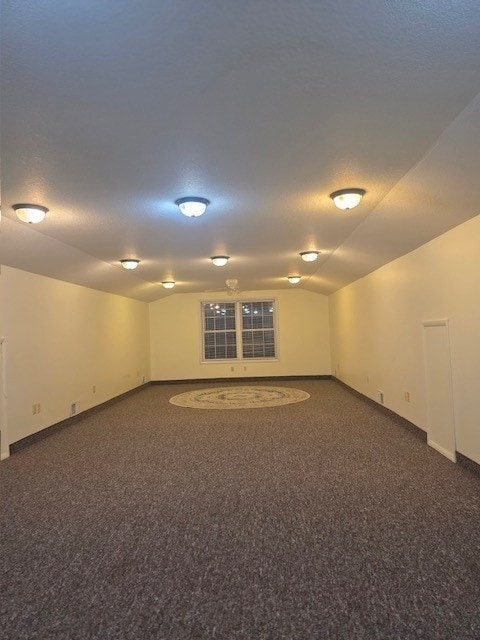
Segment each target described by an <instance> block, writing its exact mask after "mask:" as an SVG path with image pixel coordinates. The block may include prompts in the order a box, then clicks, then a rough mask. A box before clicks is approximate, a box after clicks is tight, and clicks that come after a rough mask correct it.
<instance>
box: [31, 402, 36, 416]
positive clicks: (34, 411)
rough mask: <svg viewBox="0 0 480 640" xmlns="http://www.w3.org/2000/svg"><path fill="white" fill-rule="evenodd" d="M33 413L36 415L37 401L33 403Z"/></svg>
mask: <svg viewBox="0 0 480 640" xmlns="http://www.w3.org/2000/svg"><path fill="white" fill-rule="evenodd" d="M32 413H33V415H35V414H36V413H37V403H35V404H32Z"/></svg>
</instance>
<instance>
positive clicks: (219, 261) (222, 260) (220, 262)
mask: <svg viewBox="0 0 480 640" xmlns="http://www.w3.org/2000/svg"><path fill="white" fill-rule="evenodd" d="M210 260H211V261H212V262H213V264H214V265H215V266H216V267H224V266H225V265H226V264H227V262H228V261H229V260H230V256H212V257H211V258H210Z"/></svg>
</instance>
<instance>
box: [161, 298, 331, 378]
mask: <svg viewBox="0 0 480 640" xmlns="http://www.w3.org/2000/svg"><path fill="white" fill-rule="evenodd" d="M238 299H240V300H250V299H263V300H268V299H275V300H276V301H277V328H278V334H277V346H278V356H279V357H278V360H277V361H274V362H272V361H270V362H268V361H266V362H248V361H247V362H239V363H230V362H229V363H216V362H208V363H202V361H201V359H202V334H201V313H200V308H201V301H202V300H206V301H208V300H216V301H222V300H225V301H232V300H233V298H230V297H228V296H225V295H223V296H222V295H221V294H218V293H217V294H203V295H199V294H174V295H172V296H169V297H168V298H164V299H162V300H158V301H157V302H153V303H151V304H150V328H151V338H150V344H151V367H152V379H153V380H183V379H198V378H224V377H239V376H287V375H324V374H330V373H331V369H330V338H329V322H328V298H327V297H326V296H322V295H319V294H315V293H310V292H308V291H303V290H295V291H249V292H245V293H242V294H241V295H240V296H239V297H238ZM232 367H234V371H233V372H232V370H231V368H232Z"/></svg>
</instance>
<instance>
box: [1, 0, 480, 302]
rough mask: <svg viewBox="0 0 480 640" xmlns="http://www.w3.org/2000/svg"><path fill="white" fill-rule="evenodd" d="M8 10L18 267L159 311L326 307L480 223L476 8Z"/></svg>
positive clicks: (13, 260) (11, 5) (345, 2)
mask: <svg viewBox="0 0 480 640" xmlns="http://www.w3.org/2000/svg"><path fill="white" fill-rule="evenodd" d="M2 4H3V15H2V111H1V168H2V223H1V230H2V233H1V243H2V245H1V258H0V259H1V262H2V263H3V264H5V265H9V266H12V267H17V268H20V269H25V270H27V271H33V272H35V273H40V274H44V275H47V276H51V277H54V278H59V279H61V280H67V281H69V282H74V283H78V284H82V285H85V286H89V287H93V288H97V289H101V290H104V291H110V292H113V293H118V294H121V295H125V296H130V297H133V298H138V299H140V300H145V301H151V300H155V299H158V298H161V297H163V296H165V295H170V294H171V291H166V290H165V289H163V288H162V286H161V284H160V283H161V281H163V280H167V279H173V280H175V281H176V283H177V284H176V288H175V289H173V292H174V293H182V292H202V291H205V290H212V289H217V288H218V289H221V288H223V287H224V286H225V280H226V279H227V278H229V279H231V278H236V279H238V281H239V286H240V288H241V289H244V290H247V289H248V290H254V289H256V290H262V289H272V288H287V287H288V288H291V287H292V285H291V284H289V283H288V282H287V280H286V276H288V275H293V274H299V275H301V276H302V281H301V282H300V284H299V285H296V286H297V287H303V288H305V289H308V290H311V291H316V292H320V293H330V292H332V291H335V290H336V289H338V288H339V287H342V286H344V285H345V284H347V283H349V282H351V281H353V280H355V279H357V278H359V277H361V276H363V275H365V274H367V273H369V272H370V271H372V270H373V269H375V268H377V267H379V266H381V265H383V264H385V263H386V262H389V261H391V260H392V259H394V258H396V257H398V256H400V255H403V254H405V253H407V252H409V251H411V250H413V249H415V248H416V247H418V246H420V245H421V244H424V243H425V242H427V241H429V240H431V239H432V238H434V237H436V236H438V235H439V234H441V233H443V232H445V231H447V230H448V229H450V228H452V227H454V226H456V225H458V224H460V223H461V222H463V221H465V220H467V219H469V218H471V217H473V216H475V215H477V214H479V213H480V205H479V204H478V203H479V202H480V180H479V175H480V96H479V91H480V62H479V61H480V3H478V2H477V1H475V2H474V1H465V2H462V1H461V0H460V1H459V0H457V1H455V2H454V1H448V2H447V1H445V0H437V1H436V2H424V3H416V2H410V1H407V0H405V1H403V0H401V1H398V2H389V1H388V0H384V1H381V0H373V1H372V2H365V1H364V0H358V1H356V0H323V1H322V2H319V1H317V0H305V1H302V0H298V1H296V2H292V1H291V0H261V1H259V0H241V1H238V0H163V1H161V2H160V1H159V0H142V1H141V2H138V1H134V0H104V1H103V2H98V0H82V1H81V2H74V1H73V0H64V1H62V2H61V1H59V0H50V1H49V0H45V1H42V2H38V0H22V2H18V1H17V0H4V1H3V3H2ZM345 187H361V188H363V189H365V190H366V195H365V197H364V198H363V200H362V202H361V204H360V205H359V206H358V207H357V208H355V209H352V210H350V211H346V212H345V211H340V210H339V209H336V208H335V207H334V205H333V203H332V201H331V199H330V198H329V194H330V193H331V192H332V191H334V190H336V189H342V188H345ZM188 195H195V196H203V197H206V198H208V199H209V200H210V201H211V204H210V206H209V207H208V208H207V211H206V213H205V214H204V215H203V216H202V217H199V218H194V219H190V218H186V217H185V216H183V215H182V214H181V213H180V212H179V210H178V208H177V207H176V205H175V200H176V199H177V198H180V197H182V196H188ZM19 202H30V203H36V204H41V205H44V206H46V207H48V209H49V213H48V214H47V217H46V219H45V221H44V222H43V223H41V224H38V225H27V224H25V223H22V222H20V221H19V220H18V219H17V218H16V216H15V213H14V212H13V210H12V208H11V207H12V205H13V204H15V203H19ZM306 249H316V250H319V251H321V254H320V256H319V259H318V260H317V261H316V262H312V263H305V262H303V261H302V260H301V259H300V257H299V255H298V254H299V252H300V251H304V250H306ZM216 254H226V255H229V256H231V260H230V261H229V263H228V264H227V266H225V267H221V268H218V267H215V266H213V265H212V264H211V262H210V260H209V257H210V256H212V255H216ZM126 257H136V258H138V259H140V260H141V263H140V266H139V267H138V269H137V270H136V271H134V272H127V271H125V270H123V269H122V268H121V266H120V263H119V261H120V260H121V259H122V258H126Z"/></svg>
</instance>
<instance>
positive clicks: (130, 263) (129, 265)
mask: <svg viewBox="0 0 480 640" xmlns="http://www.w3.org/2000/svg"><path fill="white" fill-rule="evenodd" d="M120 264H121V265H122V267H123V268H124V269H128V270H131V269H136V268H137V267H138V265H139V264H140V260H136V259H135V258H126V259H125V260H120Z"/></svg>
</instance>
